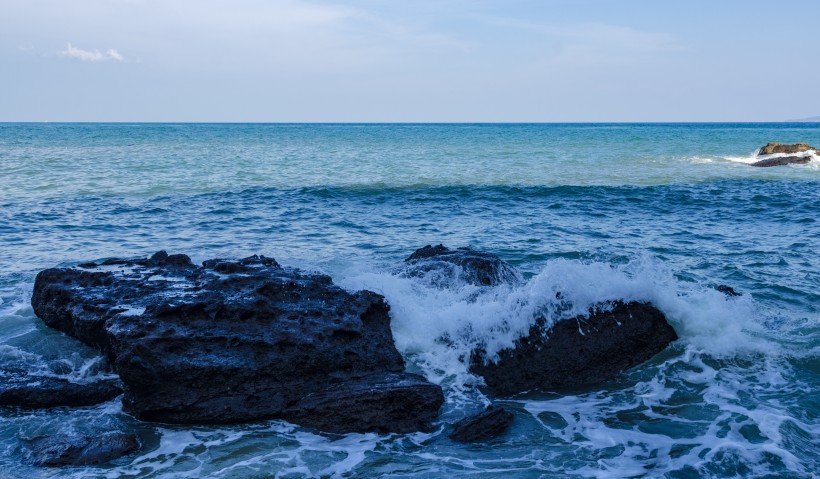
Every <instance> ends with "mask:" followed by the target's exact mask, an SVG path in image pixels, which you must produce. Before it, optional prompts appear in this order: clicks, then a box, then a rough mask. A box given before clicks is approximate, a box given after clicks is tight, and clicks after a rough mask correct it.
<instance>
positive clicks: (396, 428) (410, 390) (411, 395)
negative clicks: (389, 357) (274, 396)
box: [283, 373, 444, 433]
mask: <svg viewBox="0 0 820 479" xmlns="http://www.w3.org/2000/svg"><path fill="white" fill-rule="evenodd" d="M442 403H444V394H443V393H442V391H441V388H440V387H438V386H436V385H434V384H431V383H429V382H427V380H426V379H424V378H423V377H421V376H418V375H416V374H409V373H400V374H397V373H388V374H377V375H372V376H367V377H364V378H361V379H357V380H351V381H347V382H345V383H341V384H334V385H332V386H330V387H328V388H327V389H325V390H323V391H319V392H316V393H311V394H309V395H307V396H305V397H303V398H302V399H300V400H299V401H298V402H297V403H296V404H294V405H293V406H291V407H290V408H288V409H286V410H285V412H284V414H283V417H284V418H285V419H287V420H288V421H291V422H294V423H297V424H301V425H303V426H308V427H313V428H315V429H319V430H321V431H327V432H336V433H345V432H350V431H359V432H398V433H407V432H413V431H420V430H425V429H427V425H428V424H429V423H430V422H431V421H433V420H434V419H435V418H436V416H437V415H438V410H439V408H440V407H441V405H442Z"/></svg>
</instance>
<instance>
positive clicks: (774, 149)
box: [757, 141, 817, 155]
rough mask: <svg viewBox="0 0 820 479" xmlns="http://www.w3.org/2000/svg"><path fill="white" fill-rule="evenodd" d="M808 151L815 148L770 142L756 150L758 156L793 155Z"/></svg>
mask: <svg viewBox="0 0 820 479" xmlns="http://www.w3.org/2000/svg"><path fill="white" fill-rule="evenodd" d="M810 150H817V148H815V147H813V146H809V145H808V144H807V143H794V144H791V145H789V144H784V143H777V142H773V141H770V142H769V143H766V146H763V147H761V148H760V150H758V153H757V154H758V155H774V154H778V153H785V154H794V153H803V152H806V151H810Z"/></svg>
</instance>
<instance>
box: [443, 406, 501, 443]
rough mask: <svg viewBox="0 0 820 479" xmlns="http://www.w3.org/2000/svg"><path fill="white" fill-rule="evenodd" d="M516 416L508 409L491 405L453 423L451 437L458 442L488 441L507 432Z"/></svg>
mask: <svg viewBox="0 0 820 479" xmlns="http://www.w3.org/2000/svg"><path fill="white" fill-rule="evenodd" d="M514 418H515V416H513V414H512V413H511V412H509V411H507V410H506V409H504V408H500V407H495V406H490V407H488V408H487V409H485V410H484V411H482V412H480V413H478V414H475V415H473V416H470V417H467V418H464V419H462V420H461V421H458V422H457V423H455V424H453V425H452V428H451V430H450V439H452V440H453V441H457V442H482V441H487V440H489V439H492V438H494V437H498V436H500V435H502V434H504V433H505V432H507V429H509V428H510V425H511V424H512V422H513V419H514Z"/></svg>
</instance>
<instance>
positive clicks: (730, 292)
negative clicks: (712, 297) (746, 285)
mask: <svg viewBox="0 0 820 479" xmlns="http://www.w3.org/2000/svg"><path fill="white" fill-rule="evenodd" d="M715 289H716V290H718V291H720V292H721V293H723V294H725V295H726V296H743V294H742V293H738V292H737V291H735V288H733V287H731V286H727V285H725V284H719V285H717V286H715Z"/></svg>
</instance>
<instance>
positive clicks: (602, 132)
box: [0, 123, 820, 479]
mask: <svg viewBox="0 0 820 479" xmlns="http://www.w3.org/2000/svg"><path fill="white" fill-rule="evenodd" d="M768 141H780V142H789V143H791V142H797V141H805V142H808V143H810V144H814V145H818V146H820V124H817V123H813V124H812V123H806V124H786V123H784V124H588V125H580V124H567V125H563V124H547V125H525V124H521V125H489V124H478V125H467V124H464V125H432V124H431V125H411V124H407V125H405V124H400V125H321V124H317V125H312V124H311V125H301V124H294V125H285V124H275V125H251V124H247V125H244V124H226V125H217V124H213V125H211V124H0V365H2V366H3V368H6V369H8V368H27V369H29V370H33V371H38V372H40V373H46V374H55V375H61V376H68V377H71V378H74V379H76V380H83V379H87V378H93V377H95V376H98V375H103V374H108V373H107V370H106V367H105V365H104V364H103V363H102V362H101V361H100V360H99V359H98V358H97V356H96V354H95V353H94V352H93V351H90V350H88V349H87V348H85V347H83V346H82V345H80V344H79V343H78V342H76V341H74V340H72V339H71V338H67V337H65V336H63V335H62V334H60V333H57V332H54V331H52V330H50V329H48V328H46V327H45V326H44V325H43V324H41V322H40V321H39V320H38V319H37V318H36V317H35V316H34V314H33V312H32V309H31V306H30V304H29V301H30V296H31V289H32V284H33V280H34V276H35V275H36V273H37V272H38V271H40V270H42V269H45V268H49V267H54V266H58V265H73V264H77V263H79V262H84V261H89V260H99V259H104V258H108V257H115V256H116V257H134V256H147V255H150V254H151V253H153V252H155V251H157V250H159V249H166V250H168V251H169V252H171V253H178V252H179V253H187V254H189V255H190V256H191V257H192V258H193V259H194V260H195V261H202V260H204V259H207V258H211V257H216V256H222V257H243V256H247V255H251V254H254V253H259V254H265V255H268V256H273V257H275V258H276V259H277V260H278V261H279V262H280V263H282V264H285V265H289V266H297V267H300V268H304V269H307V270H314V271H322V272H325V273H328V274H330V275H331V276H332V277H333V278H334V280H335V281H336V282H337V283H339V284H340V285H342V286H343V287H345V288H350V289H361V288H367V289H371V290H374V291H377V292H379V293H381V294H383V295H384V296H385V297H386V298H387V301H388V302H389V303H390V305H391V307H392V311H391V315H392V328H393V334H394V337H395V340H396V345H397V347H398V348H399V350H400V351H401V352H402V354H403V355H404V357H405V358H406V359H407V361H408V364H409V366H410V368H411V369H412V370H413V371H417V372H420V373H421V374H424V375H425V376H427V377H428V378H429V379H430V380H432V381H434V382H436V383H439V384H441V385H442V387H443V388H444V390H445V394H446V397H447V401H446V404H445V406H444V407H443V409H442V415H441V418H440V421H439V422H438V423H437V424H436V429H435V430H434V431H433V432H429V433H416V434H410V435H386V436H380V435H376V434H349V435H329V434H318V433H316V432H313V431H311V430H307V429H303V428H299V427H297V426H294V425H292V424H288V423H286V422H282V421H266V422H259V423H253V424H245V425H237V426H219V427H206V426H198V427H188V426H185V427H180V426H170V425H163V424H152V423H142V422H139V421H136V420H134V419H133V418H132V417H130V416H129V415H127V414H125V413H123V412H122V410H121V406H120V404H119V401H118V400H114V401H111V402H109V403H105V404H102V405H99V406H95V407H88V408H79V409H53V410H46V411H21V410H11V409H2V410H0V477H3V478H26V479H32V478H81V477H82V478H88V477H101V478H103V477H105V478H118V477H127V478H177V477H182V478H186V477H187V478H198V477H213V478H262V477H293V478H297V477H356V478H365V477H375V476H384V477H462V476H465V477H466V476H468V477H476V478H491V477H505V478H512V477H515V478H517V477H521V478H529V477H548V478H551V477H555V478H558V477H599V478H607V477H612V478H622V477H667V478H696V477H771V478H775V477H777V478H781V477H786V478H813V477H818V472H817V471H820V260H818V253H820V159H819V158H814V159H813V160H812V161H811V162H810V163H808V164H805V165H795V166H786V167H776V168H752V167H750V166H749V165H748V163H750V162H752V161H754V153H755V151H756V149H757V148H758V147H759V146H761V145H763V144H765V143H766V142H768ZM438 243H444V244H445V245H448V246H451V247H458V246H471V247H473V248H476V249H481V250H485V251H490V252H493V253H496V254H498V255H500V256H501V257H502V258H504V259H505V260H507V261H509V262H510V263H512V264H514V265H516V266H517V267H518V268H519V269H520V270H521V272H522V275H523V278H524V281H523V282H522V283H521V284H518V285H502V286H499V287H495V288H476V287H472V286H470V285H466V284H462V283H460V282H459V281H458V279H457V278H450V279H449V280H448V281H447V282H446V283H445V284H444V285H443V286H442V285H441V284H440V281H439V282H437V281H431V280H430V279H429V278H415V279H411V278H404V277H401V276H400V275H397V274H396V265H397V264H399V263H400V262H401V260H402V259H403V258H405V257H406V256H407V255H409V254H410V253H411V252H412V251H414V250H415V249H416V248H419V247H421V246H424V245H426V244H438ZM439 279H440V278H439ZM717 284H727V285H730V286H732V287H734V288H735V289H736V290H738V291H740V292H742V293H743V295H742V296H739V297H735V298H727V297H725V296H724V295H723V294H721V293H718V292H716V291H715V290H714V286H715V285H717ZM558 291H560V292H562V295H563V300H564V303H563V304H561V305H558V304H554V302H555V299H554V298H555V293H556V292H558ZM612 298H624V299H638V300H648V301H652V302H653V303H654V304H656V305H657V306H658V307H659V308H660V309H661V310H662V311H663V312H664V313H665V314H666V315H667V317H668V319H669V321H670V322H671V323H672V324H673V326H674V327H675V329H676V330H677V332H678V334H679V336H680V339H679V340H678V341H677V342H676V343H674V344H673V345H672V346H671V347H670V348H668V349H667V350H666V351H664V352H663V353H661V354H659V355H658V356H656V357H655V358H654V359H652V360H651V361H649V362H647V363H646V364H643V365H641V366H639V367H636V368H634V369H632V370H629V371H627V372H625V373H624V374H622V375H621V376H620V377H619V378H617V379H615V380H613V381H611V382H609V383H607V384H604V385H602V386H600V387H597V388H593V389H588V390H580V391H576V392H574V393H571V394H570V393H568V394H554V393H529V394H526V395H521V396H517V397H513V398H506V399H497V398H493V400H494V401H495V402H496V403H497V404H500V405H502V406H504V407H505V408H508V409H509V410H511V411H512V412H513V413H514V414H515V424H514V426H513V427H512V429H511V430H510V431H509V433H508V434H507V435H505V436H504V437H502V438H498V439H496V440H493V441H490V442H488V443H485V444H477V445H463V444H456V443H453V442H451V441H450V440H449V439H447V437H446V431H445V425H446V423H448V422H452V421H455V420H457V419H459V418H461V417H463V416H464V415H466V414H469V413H472V412H475V411H478V410H480V409H481V408H482V407H483V406H484V405H485V404H486V403H487V402H488V401H489V398H487V397H486V396H485V395H484V394H483V393H482V390H481V388H480V382H479V381H478V380H477V378H475V377H472V376H471V375H470V374H469V373H468V372H467V369H466V367H465V365H464V364H463V363H462V362H461V360H460V357H462V356H463V354H464V352H465V351H468V350H469V349H470V348H471V347H472V345H474V344H476V342H484V343H487V344H488V345H489V347H490V348H491V349H493V348H494V349H496V350H497V349H501V348H503V347H505V346H507V345H509V344H511V343H512V341H513V340H514V339H515V338H516V336H517V335H518V334H520V333H521V332H522V331H525V330H526V328H527V327H528V325H529V324H530V322H531V321H532V320H533V316H534V315H535V314H537V313H542V314H547V315H549V316H550V317H551V318H552V319H556V320H557V319H560V318H561V317H564V316H569V315H572V314H575V313H577V312H580V311H583V310H584V309H585V308H586V306H587V305H589V304H591V303H594V302H596V301H599V300H602V299H612ZM445 335H446V336H447V337H449V338H450V340H451V341H448V342H444V341H440V340H439V339H440V338H441V337H443V336H445ZM109 430H127V431H135V432H137V433H138V434H139V435H140V437H141V439H142V441H143V448H142V450H141V451H140V452H139V453H138V454H136V455H133V456H130V457H127V458H123V459H120V460H118V461H116V462H114V463H113V464H109V465H106V466H101V467H92V468H59V469H38V468H34V467H32V466H31V465H29V464H27V462H26V460H25V458H24V450H23V447H22V445H21V440H22V439H25V438H30V437H33V436H37V435H40V434H46V433H54V432H70V431H76V432H83V433H95V432H101V431H109Z"/></svg>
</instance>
